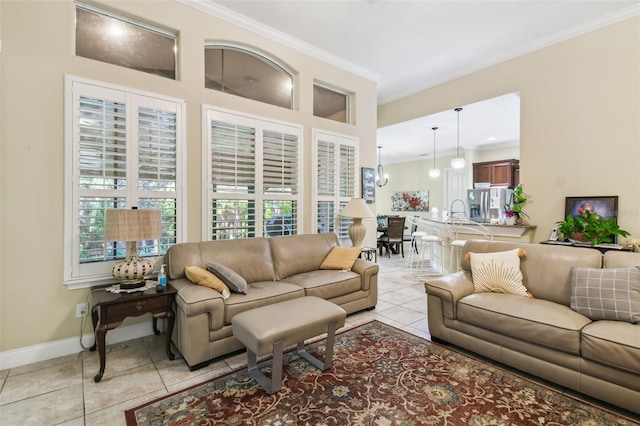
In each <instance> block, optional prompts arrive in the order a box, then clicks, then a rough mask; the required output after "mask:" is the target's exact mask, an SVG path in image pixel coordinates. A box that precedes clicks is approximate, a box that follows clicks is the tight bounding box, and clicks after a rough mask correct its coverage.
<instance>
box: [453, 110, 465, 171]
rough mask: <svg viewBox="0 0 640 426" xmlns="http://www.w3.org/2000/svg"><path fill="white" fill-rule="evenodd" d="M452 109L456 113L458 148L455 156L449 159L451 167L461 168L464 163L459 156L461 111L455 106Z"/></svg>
mask: <svg viewBox="0 0 640 426" xmlns="http://www.w3.org/2000/svg"><path fill="white" fill-rule="evenodd" d="M454 111H456V112H457V113H458V150H457V151H456V158H454V159H453V160H451V167H453V168H454V169H461V168H463V167H464V164H465V162H464V158H462V157H460V111H462V108H456V109H455V110H454Z"/></svg>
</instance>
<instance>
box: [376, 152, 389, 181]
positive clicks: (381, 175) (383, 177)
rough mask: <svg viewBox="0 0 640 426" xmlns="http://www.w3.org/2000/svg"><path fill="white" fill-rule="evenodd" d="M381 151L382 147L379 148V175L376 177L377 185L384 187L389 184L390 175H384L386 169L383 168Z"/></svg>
mask: <svg viewBox="0 0 640 426" xmlns="http://www.w3.org/2000/svg"><path fill="white" fill-rule="evenodd" d="M381 150H382V146H378V173H377V175H376V185H378V186H379V187H383V186H385V185H386V184H387V183H388V182H389V175H385V174H384V167H382V154H381V153H380V152H381Z"/></svg>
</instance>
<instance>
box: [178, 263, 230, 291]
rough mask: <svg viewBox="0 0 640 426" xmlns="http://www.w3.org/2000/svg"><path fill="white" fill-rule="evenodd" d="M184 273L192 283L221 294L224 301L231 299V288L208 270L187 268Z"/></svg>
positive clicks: (196, 267) (195, 267)
mask: <svg viewBox="0 0 640 426" xmlns="http://www.w3.org/2000/svg"><path fill="white" fill-rule="evenodd" d="M184 273H185V274H186V275H187V278H189V281H191V282H192V283H195V284H199V285H203V286H205V287H209V288H212V289H214V290H216V291H217V292H218V293H220V294H221V295H222V297H223V298H224V299H228V298H229V287H227V285H226V284H225V283H224V282H222V280H221V279H220V278H218V277H217V276H215V275H214V274H212V273H211V272H209V271H207V270H206V269H202V268H201V267H199V266H185V267H184Z"/></svg>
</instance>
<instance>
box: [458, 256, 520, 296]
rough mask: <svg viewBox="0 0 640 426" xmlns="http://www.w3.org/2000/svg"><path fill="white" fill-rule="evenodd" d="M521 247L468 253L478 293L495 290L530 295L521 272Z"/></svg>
mask: <svg viewBox="0 0 640 426" xmlns="http://www.w3.org/2000/svg"><path fill="white" fill-rule="evenodd" d="M520 253H521V252H520V249H514V250H509V251H499V252H493V253H468V254H469V255H470V262H471V278H472V279H473V288H474V290H475V291H476V293H483V292H494V293H508V294H516V295H518V296H524V297H528V296H529V295H528V294H527V288H526V287H525V286H524V285H523V284H522V272H520Z"/></svg>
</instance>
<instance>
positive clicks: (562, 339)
mask: <svg viewBox="0 0 640 426" xmlns="http://www.w3.org/2000/svg"><path fill="white" fill-rule="evenodd" d="M457 318H458V319H459V320H460V321H463V322H466V323H468V324H471V325H475V326H478V327H482V328H485V329H487V330H491V331H495V332H497V333H502V334H505V335H507V336H511V337H514V338H517V339H522V340H525V341H527V342H530V343H535V344H539V345H542V346H546V347H549V348H553V349H556V350H559V351H563V352H568V353H572V354H576V355H578V354H580V331H581V330H582V328H583V327H584V326H585V325H587V324H589V323H590V322H591V320H589V318H586V317H585V316H583V315H580V314H579V313H577V312H574V311H572V310H571V309H570V308H569V307H567V306H564V305H560V304H558V303H554V302H549V301H547V300H541V299H532V298H528V297H520V296H516V295H513V294H499V293H474V294H471V295H469V296H465V297H463V298H462V299H460V300H459V301H458V305H457Z"/></svg>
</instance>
